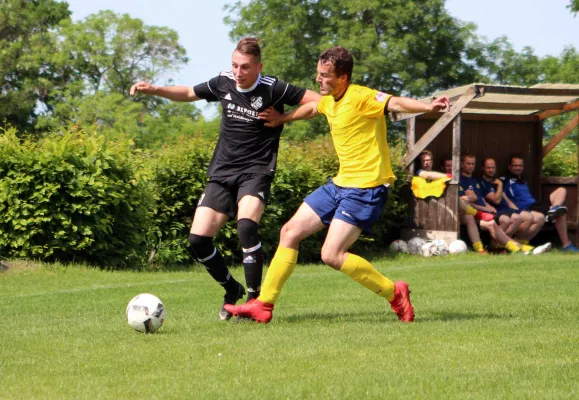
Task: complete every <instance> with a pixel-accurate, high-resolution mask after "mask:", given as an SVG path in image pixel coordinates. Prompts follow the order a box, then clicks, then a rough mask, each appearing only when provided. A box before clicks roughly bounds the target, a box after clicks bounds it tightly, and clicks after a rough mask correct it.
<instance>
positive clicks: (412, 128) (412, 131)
mask: <svg viewBox="0 0 579 400" xmlns="http://www.w3.org/2000/svg"><path fill="white" fill-rule="evenodd" d="M415 142H416V117H412V118H410V119H408V120H407V121H406V154H410V153H411V152H412V151H413V150H414V143H415ZM407 171H408V180H409V181H410V180H412V177H413V176H414V163H410V165H408V168H407Z"/></svg>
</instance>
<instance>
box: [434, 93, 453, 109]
mask: <svg viewBox="0 0 579 400" xmlns="http://www.w3.org/2000/svg"><path fill="white" fill-rule="evenodd" d="M430 106H431V107H432V111H439V112H446V111H449V110H450V100H449V99H448V96H446V95H445V96H441V97H437V98H435V99H434V100H432V103H430Z"/></svg>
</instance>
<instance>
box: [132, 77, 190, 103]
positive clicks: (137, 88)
mask: <svg viewBox="0 0 579 400" xmlns="http://www.w3.org/2000/svg"><path fill="white" fill-rule="evenodd" d="M137 92H139V93H143V94H146V95H149V96H160V97H164V98H166V99H169V100H174V101H197V100H200V98H199V97H197V95H196V94H195V90H193V88H192V87H190V86H157V85H151V84H150V83H147V82H145V81H141V82H137V83H135V84H134V85H133V86H131V90H130V91H129V94H130V95H131V96H134V95H136V94H137Z"/></svg>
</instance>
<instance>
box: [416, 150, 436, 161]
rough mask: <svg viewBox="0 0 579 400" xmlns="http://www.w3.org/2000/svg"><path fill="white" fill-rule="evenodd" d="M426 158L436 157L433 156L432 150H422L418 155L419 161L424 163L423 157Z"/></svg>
mask: <svg viewBox="0 0 579 400" xmlns="http://www.w3.org/2000/svg"><path fill="white" fill-rule="evenodd" d="M424 156H430V158H434V156H433V155H432V151H430V150H422V151H421V152H420V154H419V155H418V159H419V160H420V161H422V157H424Z"/></svg>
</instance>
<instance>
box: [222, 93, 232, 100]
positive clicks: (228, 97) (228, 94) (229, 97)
mask: <svg viewBox="0 0 579 400" xmlns="http://www.w3.org/2000/svg"><path fill="white" fill-rule="evenodd" d="M223 99H224V100H229V101H231V100H232V99H231V93H227V94H226V95H225V97H224V98H223Z"/></svg>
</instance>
